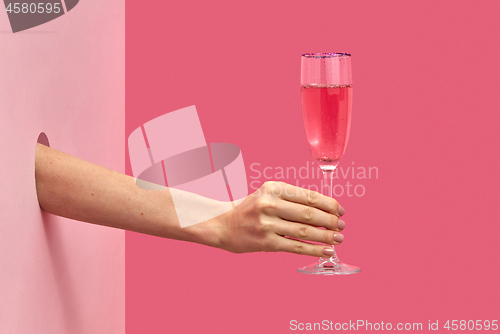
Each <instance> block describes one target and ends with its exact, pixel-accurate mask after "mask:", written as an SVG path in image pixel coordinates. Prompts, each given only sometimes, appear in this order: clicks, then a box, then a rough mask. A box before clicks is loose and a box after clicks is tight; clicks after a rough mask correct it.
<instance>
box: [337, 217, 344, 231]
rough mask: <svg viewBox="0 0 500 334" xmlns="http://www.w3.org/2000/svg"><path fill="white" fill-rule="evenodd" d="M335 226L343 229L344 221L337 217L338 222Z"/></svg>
mask: <svg viewBox="0 0 500 334" xmlns="http://www.w3.org/2000/svg"><path fill="white" fill-rule="evenodd" d="M337 227H338V228H339V230H341V231H342V230H343V229H345V221H343V220H340V219H339V222H338V223H337Z"/></svg>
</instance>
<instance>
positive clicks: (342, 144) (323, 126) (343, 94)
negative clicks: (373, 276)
mask: <svg viewBox="0 0 500 334" xmlns="http://www.w3.org/2000/svg"><path fill="white" fill-rule="evenodd" d="M301 58H302V59H301V76H300V83H301V86H300V96H301V100H302V116H303V119H304V127H305V131H306V137H307V143H308V145H309V149H310V151H311V154H312V156H313V159H314V160H315V161H316V163H317V164H318V165H319V167H320V168H321V170H322V172H323V178H324V183H325V184H326V185H327V187H328V185H329V196H330V197H333V196H332V195H333V171H334V170H335V168H336V167H337V165H338V164H339V162H340V159H341V158H342V156H343V155H344V152H345V149H346V146H347V142H348V140H349V130H350V126H351V109H352V75H351V55H350V54H348V53H306V54H303V55H302V57H301ZM332 248H333V255H332V256H331V257H330V258H324V257H321V258H320V259H319V262H316V263H313V264H311V265H308V266H306V267H303V268H299V269H298V271H299V272H301V273H305V274H317V275H318V274H319V275H348V274H354V273H357V272H359V271H361V269H360V268H358V267H356V266H351V265H348V264H345V263H342V262H340V261H339V259H338V257H337V253H336V251H335V248H334V247H333V246H332Z"/></svg>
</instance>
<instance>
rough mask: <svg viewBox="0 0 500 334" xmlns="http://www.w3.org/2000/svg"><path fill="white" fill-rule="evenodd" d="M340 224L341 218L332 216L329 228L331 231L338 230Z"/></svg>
mask: <svg viewBox="0 0 500 334" xmlns="http://www.w3.org/2000/svg"><path fill="white" fill-rule="evenodd" d="M338 224H339V217H337V216H335V215H330V226H329V228H330V229H331V230H335V229H337V228H338Z"/></svg>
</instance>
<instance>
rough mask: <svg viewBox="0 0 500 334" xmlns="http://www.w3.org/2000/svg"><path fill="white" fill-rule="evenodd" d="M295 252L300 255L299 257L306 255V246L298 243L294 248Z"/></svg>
mask: <svg viewBox="0 0 500 334" xmlns="http://www.w3.org/2000/svg"><path fill="white" fill-rule="evenodd" d="M293 252H294V253H295V254H299V255H301V254H304V252H305V247H304V245H303V244H301V243H297V244H296V245H295V246H293Z"/></svg>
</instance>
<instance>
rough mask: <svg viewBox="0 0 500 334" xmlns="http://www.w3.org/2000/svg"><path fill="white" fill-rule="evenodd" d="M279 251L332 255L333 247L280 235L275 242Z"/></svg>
mask: <svg viewBox="0 0 500 334" xmlns="http://www.w3.org/2000/svg"><path fill="white" fill-rule="evenodd" d="M275 245H276V251H277V252H288V253H293V254H300V255H309V256H314V257H325V256H328V257H329V256H331V255H332V252H331V249H332V248H331V247H328V246H325V245H313V244H310V243H307V242H303V241H299V240H293V239H287V238H283V237H278V236H277V240H276V242H275Z"/></svg>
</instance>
